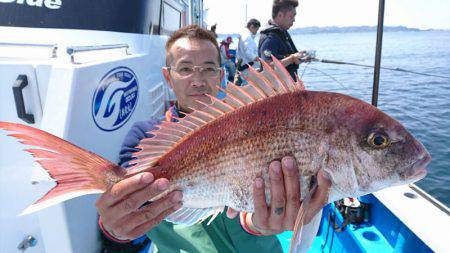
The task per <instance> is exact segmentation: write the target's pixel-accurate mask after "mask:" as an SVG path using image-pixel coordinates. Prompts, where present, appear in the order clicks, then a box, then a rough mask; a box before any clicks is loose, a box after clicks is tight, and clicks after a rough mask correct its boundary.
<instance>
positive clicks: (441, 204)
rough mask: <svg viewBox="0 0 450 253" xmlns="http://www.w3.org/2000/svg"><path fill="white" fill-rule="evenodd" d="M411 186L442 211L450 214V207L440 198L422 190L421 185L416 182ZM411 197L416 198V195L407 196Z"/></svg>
mask: <svg viewBox="0 0 450 253" xmlns="http://www.w3.org/2000/svg"><path fill="white" fill-rule="evenodd" d="M409 187H410V188H411V189H412V190H413V191H414V192H416V193H417V194H418V195H420V196H422V197H423V198H425V199H426V200H428V201H429V202H430V203H431V204H433V205H434V206H435V207H437V208H438V209H439V210H441V211H442V212H444V213H446V214H447V215H450V209H449V208H448V207H447V206H446V205H445V204H443V203H441V202H440V201H439V200H437V199H435V198H433V197H432V196H431V195H430V194H428V193H426V192H425V191H424V190H422V189H421V188H420V187H419V186H417V185H415V184H410V185H409ZM407 197H410V198H414V196H407Z"/></svg>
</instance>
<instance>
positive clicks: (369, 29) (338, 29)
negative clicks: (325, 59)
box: [289, 26, 449, 35]
mask: <svg viewBox="0 0 450 253" xmlns="http://www.w3.org/2000/svg"><path fill="white" fill-rule="evenodd" d="M376 31H377V27H376V26H344V27H337V26H325V27H317V26H312V27H301V28H295V29H292V30H290V31H289V33H290V34H293V35H294V34H308V33H355V32H376ZM383 31H385V32H404V31H414V32H417V31H423V32H425V31H449V30H443V29H419V28H408V27H406V26H385V27H384V28H383Z"/></svg>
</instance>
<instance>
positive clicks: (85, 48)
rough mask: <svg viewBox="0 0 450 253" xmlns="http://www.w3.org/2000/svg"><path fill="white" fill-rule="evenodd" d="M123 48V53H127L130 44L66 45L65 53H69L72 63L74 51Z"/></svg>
mask: <svg viewBox="0 0 450 253" xmlns="http://www.w3.org/2000/svg"><path fill="white" fill-rule="evenodd" d="M118 48H125V53H126V54H127V55H128V54H129V53H128V49H129V48H130V46H129V45H128V44H112V45H98V46H79V47H68V48H67V54H69V55H70V59H71V60H72V63H74V62H75V59H74V55H75V54H76V53H81V52H89V51H100V50H109V49H118Z"/></svg>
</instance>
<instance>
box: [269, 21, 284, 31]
mask: <svg viewBox="0 0 450 253" xmlns="http://www.w3.org/2000/svg"><path fill="white" fill-rule="evenodd" d="M269 24H272V25H276V26H278V27H279V28H281V29H283V30H286V29H284V28H283V27H282V26H280V25H279V24H278V22H277V21H275V20H273V19H271V20H269Z"/></svg>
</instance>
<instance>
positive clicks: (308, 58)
mask: <svg viewBox="0 0 450 253" xmlns="http://www.w3.org/2000/svg"><path fill="white" fill-rule="evenodd" d="M301 61H302V62H321V63H330V64H339V65H352V66H358V67H365V68H373V67H374V66H373V65H366V64H359V63H353V62H344V61H336V60H328V59H319V58H316V52H315V51H314V50H311V51H306V52H305V56H304V57H302V58H301ZM380 68H381V69H386V70H392V71H399V72H405V73H411V74H416V75H422V76H432V77H439V78H446V79H450V76H441V75H434V74H427V73H421V72H417V71H412V70H407V69H402V68H388V67H380Z"/></svg>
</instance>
